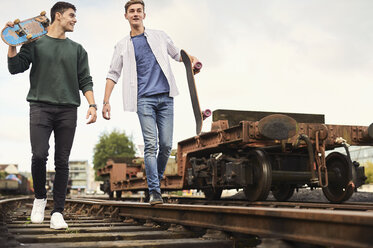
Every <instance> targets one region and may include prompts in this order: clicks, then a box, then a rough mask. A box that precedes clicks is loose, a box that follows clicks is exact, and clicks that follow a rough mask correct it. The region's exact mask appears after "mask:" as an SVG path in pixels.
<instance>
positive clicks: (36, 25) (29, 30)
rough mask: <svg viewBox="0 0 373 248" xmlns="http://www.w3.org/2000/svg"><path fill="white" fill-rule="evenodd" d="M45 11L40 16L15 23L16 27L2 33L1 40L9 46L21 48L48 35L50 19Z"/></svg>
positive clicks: (17, 20)
mask: <svg viewBox="0 0 373 248" xmlns="http://www.w3.org/2000/svg"><path fill="white" fill-rule="evenodd" d="M45 14H46V12H45V11H43V12H41V13H40V15H39V16H35V17H33V18H29V19H27V20H23V21H20V20H19V19H16V20H15V21H14V27H6V28H4V29H3V30H2V31H1V38H2V39H3V41H4V42H5V43H6V44H8V45H9V46H19V45H22V44H25V43H28V42H31V41H34V40H36V39H39V38H40V37H41V36H43V35H45V34H46V33H47V28H48V26H49V19H48V18H47V17H46V16H45Z"/></svg>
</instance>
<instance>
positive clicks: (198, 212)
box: [67, 200, 373, 248]
mask: <svg viewBox="0 0 373 248" xmlns="http://www.w3.org/2000/svg"><path fill="white" fill-rule="evenodd" d="M67 201H68V202H71V203H79V204H87V205H100V206H102V207H110V208H113V207H116V208H119V210H117V214H118V215H120V216H123V217H130V218H134V219H147V220H153V221H155V222H166V223H174V224H180V225H185V226H193V227H201V228H209V229H216V230H221V231H225V232H232V233H244V234H254V235H258V236H260V237H272V238H278V239H285V240H294V241H298V242H304V243H311V244H319V245H331V246H337V247H354V248H356V247H371V246H372V244H373V236H372V233H373V213H372V212H361V211H359V212H357V211H345V210H340V211H333V210H327V209H294V208H270V207H238V206H201V205H183V204H163V205H156V206H150V205H149V204H147V203H132V202H117V201H107V202H101V201H100V202H98V201H94V200H93V201H90V200H86V201H82V200H67Z"/></svg>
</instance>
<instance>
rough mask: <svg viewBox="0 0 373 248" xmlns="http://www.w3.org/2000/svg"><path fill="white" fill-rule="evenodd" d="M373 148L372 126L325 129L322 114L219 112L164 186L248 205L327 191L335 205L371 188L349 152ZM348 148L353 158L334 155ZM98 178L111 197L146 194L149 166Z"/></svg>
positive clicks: (117, 166)
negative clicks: (230, 196)
mask: <svg viewBox="0 0 373 248" xmlns="http://www.w3.org/2000/svg"><path fill="white" fill-rule="evenodd" d="M350 145H353V146H371V145H373V124H372V125H370V126H369V127H367V126H346V125H329V124H324V116H323V115H313V114H312V115H311V114H295V113H271V112H254V111H233V110H216V111H214V113H213V123H212V127H211V131H209V132H205V133H201V134H200V135H197V136H194V137H191V138H189V139H186V140H183V141H180V142H179V143H178V148H177V155H176V168H177V169H175V170H174V171H171V173H170V172H168V173H167V169H166V173H165V175H164V178H163V180H162V182H161V188H162V189H163V190H166V191H170V190H181V189H198V190H202V191H203V192H204V194H205V196H206V198H207V199H211V200H212V199H219V198H220V196H221V193H222V190H224V189H243V190H244V192H245V196H246V198H247V200H248V201H258V200H265V199H266V198H267V196H268V194H269V192H270V191H272V193H273V195H274V197H275V198H276V199H277V200H279V201H285V200H287V199H289V198H290V197H291V196H292V194H293V192H294V190H295V189H296V188H300V187H305V186H308V187H311V188H317V187H321V188H322V190H323V193H324V195H325V196H326V198H327V199H328V200H329V201H330V202H335V203H339V202H343V201H346V200H348V199H349V198H350V197H351V195H352V194H353V192H354V190H355V189H356V188H357V187H359V186H361V185H362V184H364V181H365V180H366V177H365V175H364V167H359V163H358V162H356V161H352V160H351V158H350V155H349V150H348V147H349V146H350ZM337 147H344V149H345V151H346V154H344V153H340V152H337V151H332V150H334V149H335V148H337ZM98 175H101V176H103V177H106V178H107V181H106V183H105V185H104V189H105V191H106V192H107V193H109V194H112V192H114V191H116V192H118V193H119V192H122V191H138V190H146V189H147V184H146V175H145V170H144V165H143V164H142V163H116V162H115V161H113V160H111V161H109V162H108V164H107V165H106V167H104V168H102V169H100V170H99V171H98Z"/></svg>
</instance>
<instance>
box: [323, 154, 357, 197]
mask: <svg viewBox="0 0 373 248" xmlns="http://www.w3.org/2000/svg"><path fill="white" fill-rule="evenodd" d="M326 168H327V170H328V173H329V174H331V173H333V174H334V175H335V176H334V177H331V178H329V183H328V186H327V187H325V188H323V189H322V191H323V193H324V195H325V197H326V198H327V199H328V200H329V201H330V202H332V203H340V202H343V201H347V200H348V199H350V197H351V195H352V194H353V193H354V189H353V188H352V187H350V186H349V180H348V170H349V162H348V158H347V156H346V155H343V154H341V153H339V152H332V153H330V154H329V155H328V156H327V157H326ZM331 179H332V180H331Z"/></svg>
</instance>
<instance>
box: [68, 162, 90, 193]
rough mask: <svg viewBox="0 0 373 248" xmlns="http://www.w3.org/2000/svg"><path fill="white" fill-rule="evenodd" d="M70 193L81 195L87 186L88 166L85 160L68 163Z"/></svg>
mask: <svg viewBox="0 0 373 248" xmlns="http://www.w3.org/2000/svg"><path fill="white" fill-rule="evenodd" d="M69 167H70V173H69V175H70V177H69V178H70V179H71V193H72V194H74V193H83V192H85V190H86V189H87V186H88V175H89V165H88V161H87V160H83V161H69Z"/></svg>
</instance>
